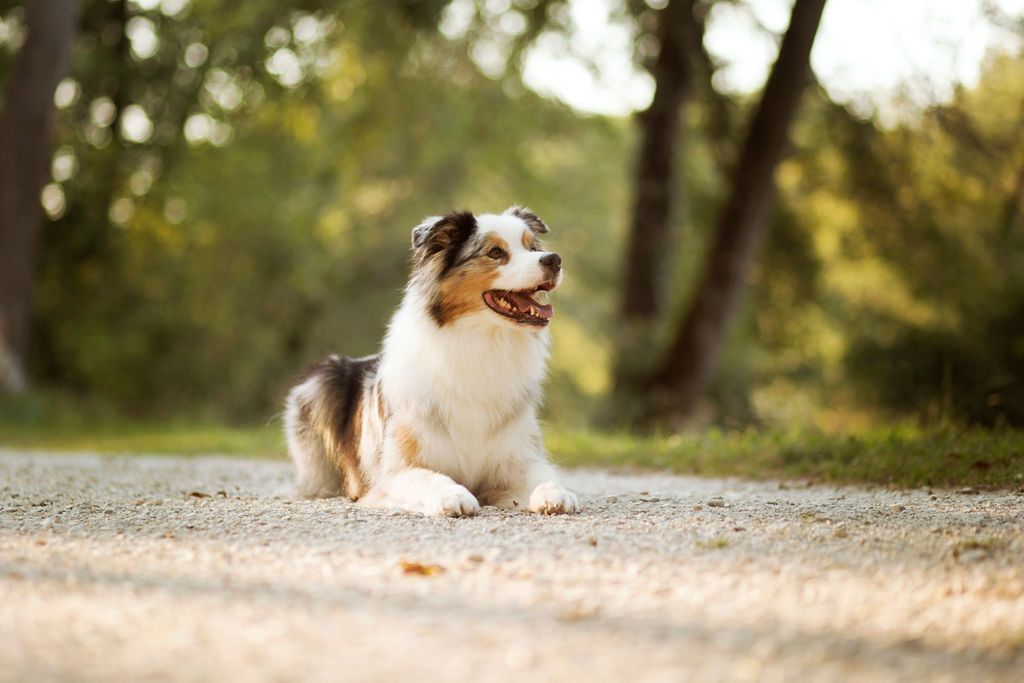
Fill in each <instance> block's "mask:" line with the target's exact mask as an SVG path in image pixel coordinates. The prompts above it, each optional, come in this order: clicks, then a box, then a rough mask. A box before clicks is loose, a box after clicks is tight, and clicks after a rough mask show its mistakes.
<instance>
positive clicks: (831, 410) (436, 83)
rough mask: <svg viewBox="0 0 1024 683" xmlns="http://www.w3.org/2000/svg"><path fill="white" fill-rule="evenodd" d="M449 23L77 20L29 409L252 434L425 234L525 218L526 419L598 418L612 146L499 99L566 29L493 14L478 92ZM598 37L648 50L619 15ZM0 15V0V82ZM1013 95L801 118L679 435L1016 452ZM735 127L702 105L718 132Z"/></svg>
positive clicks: (695, 145)
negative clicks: (531, 306)
mask: <svg viewBox="0 0 1024 683" xmlns="http://www.w3.org/2000/svg"><path fill="white" fill-rule="evenodd" d="M446 4H447V3H446V2H445V1H444V0H431V1H430V2H408V1H406V0H387V1H383V2H370V1H369V0H359V1H356V2H340V1H339V2H327V3H324V2H312V1H311V0H296V1H293V2H287V3H286V2H280V1H279V0H254V1H253V2H247V3H229V2H225V1H224V0H192V2H189V3H185V4H183V5H182V7H183V9H182V10H181V11H179V12H177V13H170V10H167V9H165V8H166V7H171V8H172V9H173V6H175V3H162V4H159V3H157V4H156V6H155V7H153V8H152V9H144V8H143V7H147V8H148V7H151V6H153V5H154V3H139V4H136V3H134V2H109V1H108V0H85V1H84V2H83V5H82V20H81V25H80V38H79V41H78V43H77V45H76V50H75V53H74V60H73V66H72V74H71V78H72V81H69V83H68V84H66V85H71V84H73V86H74V87H70V89H69V88H65V89H64V91H63V92H64V95H63V96H62V98H58V99H61V105H62V108H61V109H60V112H59V118H58V139H57V141H56V144H57V151H56V154H55V164H54V179H53V183H52V184H51V188H50V190H51V192H50V194H51V195H53V193H54V191H57V192H58V195H59V196H60V197H62V198H63V199H62V202H57V203H53V204H52V205H51V206H50V207H49V208H50V210H51V213H52V216H53V220H52V222H51V224H50V225H49V226H48V230H47V231H46V235H45V244H44V249H43V253H42V260H41V263H40V264H39V271H38V276H37V283H36V284H37V289H36V308H37V312H36V325H35V332H36V336H35V344H34V348H33V358H32V363H33V374H34V377H36V378H37V380H38V383H39V384H41V385H42V386H44V387H59V388H60V389H61V390H62V391H64V392H69V393H71V394H73V395H74V396H75V398H74V400H73V401H72V403H74V404H75V405H93V404H102V405H104V406H109V410H110V411H111V412H112V413H116V414H118V415H128V416H131V417H133V418H134V419H138V420H157V419H178V418H183V417H184V418H187V419H189V420H198V421H200V422H205V423H214V422H219V421H229V422H233V423H238V422H250V423H251V422H260V421H263V420H265V419H267V418H269V417H271V416H272V415H274V414H275V413H276V412H277V410H278V409H279V408H278V406H279V402H280V399H281V396H282V395H283V393H284V390H285V387H286V386H287V385H288V384H289V382H290V381H291V379H292V377H293V376H294V375H295V374H296V373H297V372H299V371H300V370H301V368H302V367H303V366H304V365H305V364H307V363H308V362H310V361H312V360H314V359H316V358H318V357H320V356H322V355H324V354H326V353H329V352H340V353H347V354H352V355H358V354H364V353H369V352H372V351H374V350H375V349H376V348H377V344H378V343H379V339H380V337H381V335H382V333H383V331H384V326H385V324H386V321H387V317H388V316H389V315H390V313H391V311H392V310H393V308H394V306H395V304H396V303H397V301H398V297H399V296H400V290H401V287H402V285H403V283H404V280H405V274H406V258H407V256H406V254H407V251H406V250H407V246H408V233H409V229H410V228H411V226H412V225H414V224H415V223H416V222H417V221H418V220H419V219H420V218H421V217H422V216H424V215H428V214H434V213H437V212H438V211H440V210H443V209H447V208H462V207H466V208H471V209H475V210H500V209H502V208H504V207H505V206H507V205H508V204H509V203H511V202H524V203H527V204H530V205H531V206H532V207H533V208H534V209H535V210H537V211H538V213H540V214H541V215H542V216H544V218H545V219H546V220H547V222H548V223H549V224H550V225H551V226H552V234H551V242H552V243H553V244H554V245H555V246H556V247H557V248H558V250H559V251H560V252H561V253H562V254H563V255H564V256H565V257H566V263H567V272H568V277H567V280H566V284H565V287H564V288H562V289H561V290H560V291H559V293H558V295H557V297H556V301H555V303H556V306H557V308H558V316H557V319H556V323H555V324H554V325H553V326H552V332H553V341H554V343H553V350H552V351H553V355H552V371H551V381H550V382H549V384H548V387H549V389H548V393H547V405H546V413H547V415H548V417H549V418H550V419H551V420H552V421H553V422H555V423H556V424H557V425H558V426H559V427H560V428H561V429H566V428H569V427H572V428H582V427H584V426H585V425H587V424H588V423H589V422H590V421H591V419H592V417H593V416H594V414H595V412H596V408H597V407H598V406H599V405H603V404H605V403H606V401H605V399H606V398H607V396H608V394H609V392H610V391H611V390H612V381H611V378H612V376H613V374H614V373H613V368H612V367H611V365H612V363H613V360H614V354H613V353H612V349H613V348H614V346H615V343H616V334H618V333H619V326H618V324H617V323H618V321H617V318H616V309H617V304H618V302H619V301H620V300H621V292H620V291H619V278H618V274H619V269H620V266H621V253H622V250H621V245H622V243H623V236H624V235H623V232H624V229H625V227H626V226H627V225H628V224H629V220H628V212H629V209H630V194H631V187H630V182H631V175H630V174H631V170H632V159H633V157H632V146H633V145H632V142H633V141H632V127H631V125H630V122H629V121H626V120H619V119H609V118H605V117H592V116H583V115H581V114H579V113H578V112H574V111H572V110H570V109H568V108H567V107H565V106H564V105H561V104H559V103H557V102H554V101H550V100H546V99H543V98H540V97H538V96H537V95H535V94H533V93H531V92H530V91H528V90H527V89H526V88H525V87H524V86H523V84H522V82H521V78H520V74H519V71H518V67H519V66H520V65H521V64H520V63H519V62H518V61H517V60H518V59H519V58H520V57H521V56H522V50H523V49H524V48H525V47H526V45H527V44H528V42H529V40H530V39H532V38H535V37H536V35H537V33H538V32H539V31H540V30H541V28H542V27H546V28H547V29H548V30H554V31H565V30H566V26H567V23H566V22H567V21H568V20H567V16H568V14H567V12H566V3H565V2H562V1H561V0H559V1H557V2H550V3H546V2H545V3H528V2H523V3H518V2H517V3H516V7H517V8H519V9H518V10H517V11H521V12H522V13H523V16H524V17H525V19H526V28H525V29H524V30H523V32H522V33H521V34H520V35H519V36H518V37H514V39H509V41H506V42H507V45H506V47H508V48H509V51H510V54H511V55H512V65H511V67H512V68H510V69H509V70H508V72H507V73H506V74H504V75H500V76H496V77H494V78H491V77H487V76H485V75H484V74H483V73H481V71H480V69H479V68H478V67H477V66H476V64H475V63H474V62H473V60H472V59H471V58H470V57H469V54H470V52H471V51H472V49H473V48H474V47H476V46H477V41H487V40H492V41H494V40H497V41H498V42H499V43H500V42H501V41H503V40H505V38H507V37H505V38H503V37H502V36H500V35H498V34H499V33H500V31H501V25H500V24H501V22H497V21H495V20H494V17H491V16H489V15H487V14H486V12H485V11H484V9H482V7H483V6H481V9H480V10H479V11H478V12H477V16H476V17H475V18H474V20H473V25H472V27H471V29H470V30H469V32H468V33H467V34H466V36H464V37H462V38H458V39H449V38H447V37H445V36H444V35H442V34H441V33H440V32H439V31H438V30H436V29H437V26H438V21H439V17H440V16H441V13H442V11H443V9H444V7H445V6H446ZM622 11H624V12H630V13H632V14H633V15H635V16H638V17H639V23H638V25H639V26H649V25H650V21H649V19H650V16H649V15H648V14H649V8H648V7H647V5H645V4H644V3H639V2H632V0H631V1H630V2H628V3H624V4H623V7H622ZM20 12H21V9H20V3H17V2H2V0H0V17H2V18H3V20H4V22H5V24H4V26H5V27H7V28H5V33H4V35H7V36H8V38H3V39H0V82H3V81H5V80H6V79H5V76H6V74H7V72H8V70H9V68H10V65H11V56H12V54H13V45H14V43H13V42H12V39H11V38H10V36H13V35H15V34H16V33H17V30H16V29H17V26H18V21H19V20H18V17H19V16H20ZM11 27H14V28H11ZM147 36H149V38H147ZM153 38H155V43H154V42H153V40H152V39H153ZM147 40H148V41H149V42H148V43H147ZM5 41H6V42H5ZM640 47H643V41H638V55H639V54H641V53H642V52H643V50H639V48H640ZM645 49H648V51H649V46H647V48H645ZM1022 68H1024V67H1022V63H1021V60H1020V59H1019V58H1017V57H1015V56H1011V55H993V56H992V57H991V58H990V59H989V60H988V61H987V63H986V64H985V68H984V73H983V78H982V79H981V82H980V83H979V84H978V86H977V87H976V88H973V89H970V90H962V91H961V92H959V93H957V95H956V97H955V98H954V100H953V101H952V102H951V103H949V104H948V105H944V106H942V107H936V108H934V109H932V110H929V111H925V112H921V113H920V114H918V115H913V116H907V117H906V119H905V120H904V121H903V122H902V123H899V124H898V125H889V126H885V125H882V124H881V123H880V122H879V121H878V120H875V119H863V118H860V117H858V116H855V115H854V114H852V113H851V112H850V111H848V110H846V109H845V108H843V107H840V106H837V105H835V104H833V103H831V102H829V101H828V100H827V98H826V97H825V95H824V93H823V92H821V91H817V92H814V93H809V95H808V97H807V98H806V102H805V103H804V105H805V106H804V108H803V109H802V114H801V117H800V119H799V121H798V125H797V127H796V131H795V135H794V141H793V143H794V144H793V149H792V154H791V155H790V157H789V158H788V159H787V160H786V161H785V162H784V163H783V164H782V165H781V167H780V168H779V172H778V174H777V177H778V184H779V210H778V212H777V215H776V217H775V219H774V223H773V227H772V231H771V233H770V237H769V240H768V243H767V244H766V245H765V246H766V249H765V251H764V253H763V258H762V259H761V260H760V262H759V263H758V266H757V269H756V271H755V272H754V273H753V275H752V278H751V291H750V292H749V296H748V297H747V301H746V305H745V307H744V309H743V313H742V316H741V319H740V320H738V321H737V324H736V325H735V326H734V333H733V335H732V336H731V338H730V342H729V346H728V348H727V349H725V350H724V353H723V356H722V358H723V361H722V365H721V368H720V371H719V374H718V377H717V381H716V384H715V386H714V388H713V391H712V393H711V396H710V397H709V401H708V410H706V411H704V414H705V415H706V416H707V417H708V420H707V421H709V422H713V423H715V424H717V425H719V426H725V427H730V428H743V427H745V426H749V425H760V426H767V427H770V428H772V429H776V428H779V426H780V425H781V426H786V425H805V426H811V427H815V426H816V427H826V428H830V429H834V428H845V427H851V426H863V425H865V424H872V423H877V422H885V421H889V420H893V419H902V418H905V417H910V416H912V417H918V418H920V417H923V418H924V419H925V421H926V422H927V421H935V420H943V419H946V420H950V421H952V422H969V423H977V424H985V425H1003V424H1008V425H1021V424H1024V336H1022V335H1024V313H1022V311H1024V220H1022V218H1021V214H1022V207H1021V206H1020V200H1019V198H1018V200H1017V202H1016V204H1014V201H1013V193H1014V191H1015V187H1016V182H1017V178H1018V177H1020V174H1021V173H1022V169H1024V156H1022V155H1024V149H1021V142H1020V131H1021V126H1022V121H1024V119H1022V117H1021V103H1022V102H1024V85H1022V84H1024V78H1021V76H1022V73H1021V72H1022ZM747 105H749V102H739V101H735V102H734V101H726V110H728V111H730V112H732V113H733V114H735V116H731V115H730V117H729V118H733V119H735V120H736V121H737V122H738V121H741V120H742V119H743V113H744V109H745V108H746V106H747ZM718 112H719V110H718V109H716V108H715V107H714V106H711V105H709V104H708V102H706V101H703V100H700V99H698V101H696V102H695V103H694V104H693V106H691V107H690V109H689V111H687V112H686V120H685V124H686V130H687V136H686V139H687V145H686V149H685V153H684V155H683V156H682V157H681V159H680V165H681V170H680V174H679V176H680V187H679V195H680V208H681V210H680V211H679V212H678V214H677V216H678V226H677V230H676V231H675V232H674V238H673V241H672V242H671V243H668V244H666V245H665V249H666V250H667V251H669V252H671V254H670V256H671V262H672V263H673V266H674V267H673V269H672V272H671V273H669V274H668V280H669V281H668V288H667V290H668V292H669V293H670V294H671V297H672V301H671V302H670V305H669V306H668V307H667V310H668V312H669V314H668V315H666V316H665V318H664V319H663V320H661V321H658V322H657V323H656V324H654V325H653V328H652V330H650V331H649V332H650V338H649V340H647V339H646V338H645V341H644V343H643V344H642V345H641V346H642V347H643V348H641V350H640V351H639V352H638V353H637V354H636V356H637V357H636V359H635V360H636V362H637V364H638V365H639V366H643V365H644V364H645V363H649V362H653V361H655V360H656V359H657V357H658V354H657V350H658V348H661V345H662V344H663V342H664V341H665V339H666V337H667V336H668V334H669V333H671V331H672V329H673V328H674V326H675V319H676V316H675V315H673V313H678V312H679V311H680V310H682V308H683V307H684V306H685V305H686V303H687V301H688V294H689V292H690V289H691V288H692V287H693V283H694V282H695V280H696V275H697V273H698V272H699V270H700V267H701V263H702V260H703V254H704V252H705V247H706V242H707V237H708V235H709V232H710V230H711V229H712V228H713V225H714V219H715V216H716V214H717V211H718V208H719V205H720V202H721V199H722V197H723V196H724V195H725V190H726V188H727V183H728V178H729V176H728V173H727V169H725V168H723V166H724V164H723V163H722V161H721V157H722V154H721V150H722V149H723V148H729V147H730V144H729V143H728V142H723V139H722V137H721V135H719V134H718V133H717V132H716V128H717V127H721V126H722V125H723V124H722V122H721V121H720V120H719V119H721V118H722V117H721V116H719V115H718ZM140 113H142V114H143V115H142V116H141V118H140V116H139V114H140ZM133 120H134V123H133ZM725 127H726V128H728V127H729V126H728V125H726V126H725ZM733 128H736V129H737V130H740V129H741V128H742V126H733ZM732 134H733V136H734V137H737V136H738V133H737V132H736V131H733V133H732ZM733 146H735V145H733ZM726 156H728V154H726ZM645 334H646V332H645ZM616 398H617V400H616V401H615V402H614V406H613V408H612V410H611V411H610V412H612V413H613V414H614V415H615V416H616V417H619V418H621V417H623V416H627V415H629V414H630V410H631V409H632V406H630V405H629V397H625V396H618V397H616ZM105 410H106V409H105ZM23 417H24V416H23ZM12 419H13V418H12ZM25 419H26V420H28V417H25ZM29 422H31V420H29ZM610 422H612V423H615V424H618V421H616V420H614V419H613V420H611V421H610ZM31 431H32V430H31V428H29V432H27V433H31ZM612 441H613V442H614V439H613V440H612ZM723 447H725V446H723ZM598 452H599V453H600V452H604V451H602V450H601V449H598ZM673 457H676V456H673ZM678 457H684V456H683V455H678ZM752 457H753V456H752Z"/></svg>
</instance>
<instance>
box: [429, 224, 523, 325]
mask: <svg viewBox="0 0 1024 683" xmlns="http://www.w3.org/2000/svg"><path fill="white" fill-rule="evenodd" d="M494 247H499V248H500V249H502V250H504V251H505V253H508V242H506V241H505V240H504V239H502V238H501V237H498V236H496V235H491V236H489V237H488V238H487V239H486V240H484V242H483V244H482V246H481V247H480V249H479V253H480V256H478V257H476V258H474V259H471V260H470V261H467V262H466V263H464V264H462V265H460V266H457V267H456V268H454V269H453V270H452V271H451V273H450V274H449V275H448V276H447V277H445V278H444V279H443V280H442V281H441V283H440V284H439V285H438V288H437V294H436V296H435V298H434V309H435V318H436V319H437V320H438V323H439V324H441V325H443V324H446V323H449V322H451V321H453V320H456V319H458V318H460V317H462V316H464V315H468V314H470V313H475V312H476V311H480V310H483V309H484V308H485V307H486V304H484V300H483V293H484V292H486V291H487V290H488V289H490V288H491V283H492V282H494V280H495V278H497V276H498V273H497V270H498V266H500V265H502V264H503V263H504V262H505V259H502V260H501V261H498V260H495V259H492V258H490V257H489V256H487V252H489V251H490V250H491V249H493V248H494Z"/></svg>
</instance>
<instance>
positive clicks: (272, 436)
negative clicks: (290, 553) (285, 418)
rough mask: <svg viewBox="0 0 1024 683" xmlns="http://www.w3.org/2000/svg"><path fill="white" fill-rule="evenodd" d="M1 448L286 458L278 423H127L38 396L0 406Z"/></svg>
mask: <svg viewBox="0 0 1024 683" xmlns="http://www.w3.org/2000/svg"><path fill="white" fill-rule="evenodd" d="M0 448H15V449H28V450H73V451H93V452H98V453H155V454H181V455H197V454H209V453H217V454H225V455H249V456H260V457H263V456H275V455H276V456H282V457H283V456H284V453H285V447H284V437H283V436H282V434H281V425H280V421H274V422H273V423H269V424H266V425H255V426H229V425H224V424H218V423H215V422H211V421H202V420H189V421H167V422H155V421H138V420H126V419H125V418H124V417H122V416H119V415H118V414H116V413H114V412H112V411H111V410H110V409H109V408H107V407H104V406H102V405H95V406H86V405H83V404H82V402H80V401H70V400H67V399H65V398H62V397H59V396H58V397H53V396H39V395H32V396H26V397H18V398H10V397H8V398H5V399H3V400H2V401H0Z"/></svg>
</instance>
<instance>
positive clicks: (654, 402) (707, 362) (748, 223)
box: [647, 0, 825, 421]
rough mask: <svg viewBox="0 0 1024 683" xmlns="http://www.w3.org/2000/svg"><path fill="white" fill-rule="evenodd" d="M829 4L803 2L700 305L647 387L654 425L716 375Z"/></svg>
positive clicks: (750, 137) (739, 170)
mask: <svg viewBox="0 0 1024 683" xmlns="http://www.w3.org/2000/svg"><path fill="white" fill-rule="evenodd" d="M824 7H825V0H796V2H795V3H794V5H793V11H792V14H791V16H790V24H789V28H788V29H787V31H786V35H785V36H784V37H783V39H782V44H781V46H780V48H779V56H778V58H777V59H776V61H775V65H774V66H773V67H772V70H771V73H770V75H769V77H768V82H767V84H766V85H765V88H764V93H763V94H762V96H761V102H760V104H759V106H758V108H757V111H756V112H755V113H754V115H753V118H752V120H751V123H750V129H749V132H748V133H747V138H746V143H745V145H744V147H743V152H742V154H741V156H740V158H739V161H738V163H737V165H736V169H735V172H734V175H733V180H732V186H731V190H730V195H729V198H728V199H727V200H726V204H725V206H724V207H723V209H722V213H721V215H720V218H719V221H718V226H717V229H716V231H715V235H714V242H713V245H712V247H711V251H710V253H709V255H708V260H707V263H706V264H705V266H704V274H703V276H702V278H701V281H700V284H699V285H698V287H697V291H696V294H695V298H694V300H693V302H692V304H691V306H690V309H689V311H688V312H687V314H686V316H685V317H684V319H683V321H682V324H681V326H680V328H679V331H678V333H677V334H676V336H675V338H674V339H673V341H672V342H671V344H670V345H669V347H668V350H667V353H666V354H665V356H664V359H663V361H662V362H661V364H660V366H659V367H658V368H657V369H656V370H655V372H654V373H653V374H652V376H651V377H650V380H649V382H648V389H649V392H650V393H649V395H648V397H647V401H648V411H649V417H651V418H652V419H657V420H659V421H679V420H681V419H685V418H687V417H689V416H690V415H691V414H692V413H693V411H694V408H695V407H696V402H697V400H698V399H699V398H700V396H701V394H702V393H703V392H704V390H705V389H706V388H707V385H708V382H709V380H710V378H711V376H712V373H713V372H714V369H715V367H716V364H717V361H718V357H719V354H720V352H721V350H722V348H723V346H724V338H725V334H726V331H727V329H728V325H729V323H730V322H731V319H732V318H733V317H734V316H735V313H736V311H737V309H738V306H739V303H740V299H741V295H742V293H743V288H744V285H745V281H746V277H747V273H748V271H749V269H750V264H751V262H752V261H753V260H754V258H755V255H756V253H757V250H758V247H759V245H760V243H761V242H762V241H763V238H764V233H765V230H766V228H767V226H768V225H769V214H770V211H771V207H772V202H773V195H774V187H775V183H774V174H775V167H776V165H777V164H778V161H779V159H780V158H781V156H782V153H783V151H784V147H785V145H786V142H787V138H788V131H789V127H790V125H791V123H792V121H793V119H794V117H795V115H796V111H797V107H798V105H799V101H800V95H801V94H802V93H803V90H804V85H805V83H806V81H807V77H808V72H809V63H810V52H811V47H812V45H813V44H814V37H815V34H816V33H817V30H818V24H819V22H820V21H821V14H822V11H823V10H824Z"/></svg>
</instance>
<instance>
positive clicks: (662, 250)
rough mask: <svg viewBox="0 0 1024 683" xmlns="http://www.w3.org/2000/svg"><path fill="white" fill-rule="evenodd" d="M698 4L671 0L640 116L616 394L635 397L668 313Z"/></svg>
mask: <svg viewBox="0 0 1024 683" xmlns="http://www.w3.org/2000/svg"><path fill="white" fill-rule="evenodd" d="M697 4H698V3H697V2H696V0H670V1H669V3H668V4H667V5H666V6H665V7H664V8H663V9H661V10H660V11H658V12H657V14H656V17H657V30H656V36H657V41H658V53H657V56H656V57H655V58H654V59H653V63H652V64H651V65H650V66H649V71H650V74H651V76H652V77H653V78H654V97H653V99H652V100H651V104H650V105H649V106H648V107H647V109H645V110H644V111H642V112H640V113H639V114H637V115H636V123H637V128H638V130H639V147H638V150H637V157H636V161H635V164H636V170H635V171H634V181H633V197H634V199H633V202H634V205H633V214H632V224H631V226H630V229H629V232H628V233H627V235H628V237H627V245H626V261H625V275H624V280H623V288H622V303H621V312H620V316H621V318H622V322H623V324H622V326H621V327H620V328H619V330H618V334H617V337H618V338H617V340H616V354H617V358H616V367H615V371H616V378H615V384H616V391H617V392H618V393H620V394H622V393H627V392H630V391H632V390H633V389H634V388H635V386H636V383H637V380H638V378H639V376H640V374H641V373H642V372H644V371H646V370H647V365H646V364H644V363H643V362H642V361H643V360H646V359H647V358H648V355H647V354H646V353H645V351H646V350H647V349H648V348H649V347H650V345H651V344H652V341H653V340H652V336H653V328H654V326H655V324H656V323H657V321H658V315H659V313H661V312H662V310H663V305H664V302H663V299H664V295H665V292H664V289H665V282H666V279H667V278H666V273H665V270H666V268H667V266H668V265H669V264H668V260H669V256H670V254H671V249H669V248H667V245H668V244H669V243H670V241H671V240H670V239H669V238H670V234H669V233H670V228H671V225H672V205H673V203H674V202H677V201H678V196H679V194H680V192H679V187H680V183H679V181H678V178H677V175H676V172H675V166H676V161H677V157H679V156H681V155H680V151H681V148H682V146H683V144H684V143H683V140H682V139H681V137H682V135H681V133H682V130H683V127H682V126H681V122H680V119H681V112H682V110H683V106H684V104H685V102H686V100H687V97H688V95H689V93H690V91H691V89H692V86H693V80H694V71H695V69H694V64H693V61H694V56H695V55H694V53H695V52H696V51H698V50H699V48H697V47H696V46H698V45H700V44H701V34H702V32H703V31H702V29H701V27H700V26H699V25H698V21H697V19H696V17H695V16H694V11H695V9H696V5H697Z"/></svg>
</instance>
